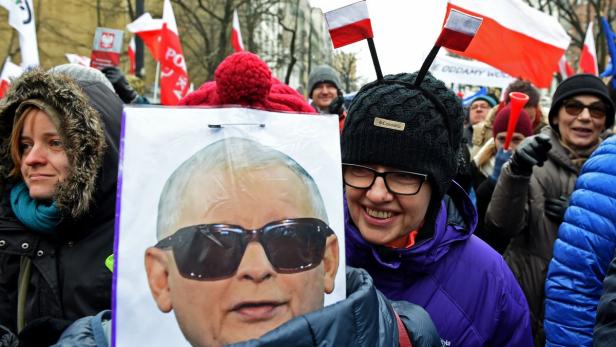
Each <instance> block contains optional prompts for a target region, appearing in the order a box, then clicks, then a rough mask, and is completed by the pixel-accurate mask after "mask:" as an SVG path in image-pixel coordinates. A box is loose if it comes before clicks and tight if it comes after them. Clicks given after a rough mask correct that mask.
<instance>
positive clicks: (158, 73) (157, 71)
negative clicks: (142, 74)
mask: <svg viewBox="0 0 616 347" xmlns="http://www.w3.org/2000/svg"><path fill="white" fill-rule="evenodd" d="M159 78H160V61H159V62H158V63H156V77H154V100H156V95H157V94H158V79H159ZM159 103H160V102H159Z"/></svg>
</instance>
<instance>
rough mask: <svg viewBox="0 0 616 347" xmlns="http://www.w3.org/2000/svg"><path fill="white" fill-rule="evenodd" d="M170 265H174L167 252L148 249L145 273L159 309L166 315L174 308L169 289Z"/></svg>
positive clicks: (153, 248)
mask: <svg viewBox="0 0 616 347" xmlns="http://www.w3.org/2000/svg"><path fill="white" fill-rule="evenodd" d="M169 265H173V264H170V261H169V257H168V256H167V254H165V251H163V250H162V249H158V248H155V247H149V248H148V249H146V251H145V272H146V274H147V276H148V284H149V285H150V291H151V292H152V297H154V300H155V301H156V305H157V306H158V309H159V310H161V311H162V312H165V313H167V312H169V311H171V309H172V308H173V304H172V302H171V293H170V289H169V271H168V269H169Z"/></svg>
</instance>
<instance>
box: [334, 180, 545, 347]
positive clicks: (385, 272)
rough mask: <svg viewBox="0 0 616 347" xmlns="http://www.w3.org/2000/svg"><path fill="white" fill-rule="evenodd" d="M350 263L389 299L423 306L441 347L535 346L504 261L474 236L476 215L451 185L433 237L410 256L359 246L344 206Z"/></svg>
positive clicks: (523, 301) (410, 251) (363, 243)
mask: <svg viewBox="0 0 616 347" xmlns="http://www.w3.org/2000/svg"><path fill="white" fill-rule="evenodd" d="M345 224H346V225H345V239H346V240H345V242H346V258H347V264H348V265H350V266H354V267H360V268H363V269H365V270H367V271H368V273H370V275H371V276H372V278H373V279H374V284H375V285H376V287H377V288H378V289H379V290H380V291H381V292H383V294H385V295H386V296H387V297H388V298H389V299H391V300H407V301H409V302H411V303H414V304H417V305H419V306H422V307H423V308H424V309H425V310H426V311H428V313H429V314H430V317H431V318H432V320H433V321H434V324H435V325H436V328H437V330H438V333H439V335H440V336H441V340H442V344H443V346H444V347H445V346H447V347H462V346H469V347H471V346H472V347H475V346H520V347H529V346H533V338H532V333H531V327H530V313H529V310H528V304H527V302H526V299H525V297H524V294H523V292H522V290H521V289H520V286H519V285H518V283H517V281H516V279H515V277H514V276H513V274H512V273H511V270H510V269H509V267H508V266H507V264H506V263H505V262H504V260H503V258H502V256H501V255H499V254H498V253H497V252H496V251H494V250H493V249H492V248H490V246H488V245H487V244H486V243H484V242H483V241H481V240H480V239H479V238H477V237H476V236H474V235H472V231H473V230H474V229H475V225H476V224H477V212H476V211H475V208H474V207H473V205H472V203H471V201H470V199H469V198H468V196H467V195H466V193H465V192H464V191H463V190H462V188H460V187H459V186H458V185H456V184H452V186H451V188H450V190H449V192H448V195H447V196H445V198H444V199H443V201H442V202H441V209H440V212H439V213H438V216H437V218H436V222H435V230H434V235H433V237H432V238H429V239H426V240H423V241H420V242H418V243H417V244H415V245H414V246H413V247H411V248H408V249H389V248H385V247H381V246H376V245H373V244H370V243H368V242H367V241H366V240H364V239H363V238H362V236H361V234H360V233H359V231H358V230H357V227H356V226H355V225H354V224H353V221H352V220H351V217H350V215H349V210H348V208H347V206H346V202H345Z"/></svg>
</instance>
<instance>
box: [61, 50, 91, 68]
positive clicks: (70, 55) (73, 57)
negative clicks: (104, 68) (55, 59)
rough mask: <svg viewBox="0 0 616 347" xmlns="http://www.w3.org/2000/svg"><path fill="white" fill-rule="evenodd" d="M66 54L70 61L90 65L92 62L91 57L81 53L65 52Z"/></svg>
mask: <svg viewBox="0 0 616 347" xmlns="http://www.w3.org/2000/svg"><path fill="white" fill-rule="evenodd" d="M64 56H65V57H66V60H68V62H69V63H71V64H77V65H82V66H88V67H89V66H90V62H91V61H92V60H91V59H90V58H89V57H86V56H83V55H79V54H73V53H66V54H64Z"/></svg>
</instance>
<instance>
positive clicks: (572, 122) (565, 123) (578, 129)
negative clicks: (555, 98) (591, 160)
mask: <svg viewBox="0 0 616 347" xmlns="http://www.w3.org/2000/svg"><path fill="white" fill-rule="evenodd" d="M572 100H573V101H574V102H579V103H582V104H583V105H586V106H589V105H598V104H602V101H601V100H600V99H599V98H598V97H596V96H593V95H577V96H575V97H573V98H572ZM567 101H569V100H567ZM567 101H565V102H564V103H563V105H562V106H561V107H560V110H559V111H558V116H557V117H556V118H555V120H554V122H555V123H556V125H557V126H558V131H559V132H560V137H561V139H562V141H563V142H564V143H565V144H566V145H567V146H569V147H571V148H572V149H574V150H585V149H588V148H591V147H593V146H594V145H596V144H597V143H598V142H599V135H601V133H602V132H603V131H604V130H605V118H606V117H605V115H604V116H603V117H597V116H596V115H591V113H590V110H589V109H588V108H584V109H583V110H582V112H581V113H580V114H578V115H573V114H570V113H569V112H567V109H566V107H565V105H566V103H567ZM603 108H604V109H605V105H603Z"/></svg>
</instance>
